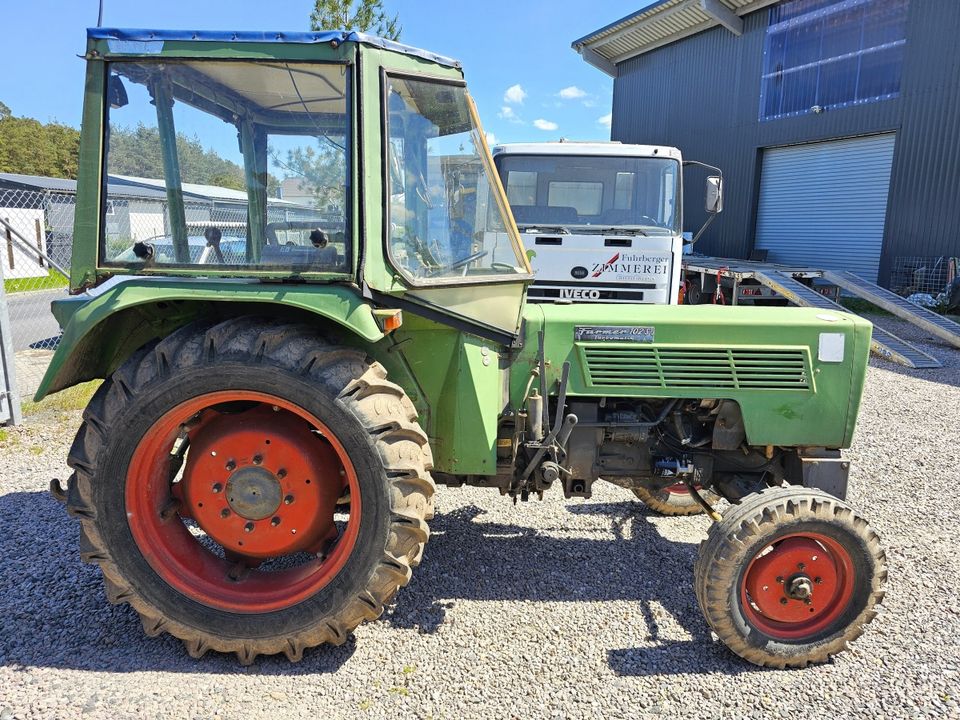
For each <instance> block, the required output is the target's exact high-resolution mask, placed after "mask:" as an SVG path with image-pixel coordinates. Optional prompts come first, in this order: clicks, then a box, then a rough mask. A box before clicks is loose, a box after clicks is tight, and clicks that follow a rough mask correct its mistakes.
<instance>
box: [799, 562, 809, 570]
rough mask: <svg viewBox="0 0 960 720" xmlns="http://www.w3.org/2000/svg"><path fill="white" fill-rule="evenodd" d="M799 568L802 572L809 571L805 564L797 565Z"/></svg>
mask: <svg viewBox="0 0 960 720" xmlns="http://www.w3.org/2000/svg"><path fill="white" fill-rule="evenodd" d="M797 567H798V568H799V569H800V570H806V569H807V566H806V564H805V563H797Z"/></svg>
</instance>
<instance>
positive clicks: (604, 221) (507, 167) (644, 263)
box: [493, 141, 684, 305]
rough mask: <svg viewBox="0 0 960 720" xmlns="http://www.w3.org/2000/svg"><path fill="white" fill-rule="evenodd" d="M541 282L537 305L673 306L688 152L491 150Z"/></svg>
mask: <svg viewBox="0 0 960 720" xmlns="http://www.w3.org/2000/svg"><path fill="white" fill-rule="evenodd" d="M493 157H494V162H495V164H496V168H497V172H498V173H499V175H500V179H501V183H502V184H503V186H504V188H505V189H506V193H507V199H508V201H509V203H510V206H511V209H512V210H513V216H514V219H515V220H516V223H517V227H518V229H519V230H520V236H521V238H522V241H523V244H524V246H525V249H526V252H527V257H528V259H529V261H530V264H531V266H532V267H533V269H534V271H535V272H536V280H535V282H534V283H533V285H532V286H531V287H530V288H529V291H528V299H529V300H530V301H531V302H557V301H573V302H605V303H606V302H613V303H646V304H656V305H675V304H677V302H678V290H679V287H680V272H681V267H680V266H681V262H680V261H681V254H682V252H683V243H684V240H683V236H682V218H683V212H682V198H683V193H682V172H681V168H682V165H683V161H682V157H681V154H680V151H679V150H678V149H676V148H672V147H665V146H655V145H631V144H622V143H619V142H589V143H588V142H567V141H561V142H550V143H522V144H505V145H499V146H497V147H494V148H493Z"/></svg>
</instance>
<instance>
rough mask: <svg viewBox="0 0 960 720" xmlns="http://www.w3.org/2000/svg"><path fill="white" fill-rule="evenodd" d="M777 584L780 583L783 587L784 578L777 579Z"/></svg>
mask: <svg viewBox="0 0 960 720" xmlns="http://www.w3.org/2000/svg"><path fill="white" fill-rule="evenodd" d="M777 582H778V583H780V584H781V585H783V577H778V578H777Z"/></svg>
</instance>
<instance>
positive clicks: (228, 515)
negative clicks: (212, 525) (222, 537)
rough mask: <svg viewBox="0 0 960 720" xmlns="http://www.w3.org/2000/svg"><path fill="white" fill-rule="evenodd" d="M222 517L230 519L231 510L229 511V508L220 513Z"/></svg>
mask: <svg viewBox="0 0 960 720" xmlns="http://www.w3.org/2000/svg"><path fill="white" fill-rule="evenodd" d="M220 517H222V518H228V517H230V509H229V508H224V509H223V510H221V511H220Z"/></svg>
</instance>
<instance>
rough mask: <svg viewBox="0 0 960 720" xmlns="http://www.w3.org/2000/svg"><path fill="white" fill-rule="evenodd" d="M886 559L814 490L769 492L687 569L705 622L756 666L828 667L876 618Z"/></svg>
mask: <svg viewBox="0 0 960 720" xmlns="http://www.w3.org/2000/svg"><path fill="white" fill-rule="evenodd" d="M886 578H887V567H886V555H885V554H884V552H883V550H882V549H881V547H880V540H879V538H878V537H877V535H876V533H875V532H873V530H871V529H870V526H869V525H868V524H867V522H866V520H864V519H863V518H861V517H860V516H858V515H857V514H856V513H855V512H854V511H853V510H852V509H851V508H850V507H849V506H848V505H847V504H846V503H844V502H843V501H841V500H838V499H837V498H835V497H833V496H832V495H828V494H827V493H825V492H823V491H821V490H813V489H807V488H796V487H784V488H770V489H767V490H764V491H762V492H759V493H754V494H753V495H748V496H747V497H745V498H743V500H742V501H741V502H740V504H739V505H734V506H732V507H731V509H730V510H729V511H728V512H727V514H726V515H725V516H724V518H723V520H722V521H721V522H719V523H716V524H714V525H713V526H711V528H710V530H709V533H708V535H707V539H706V540H704V541H703V543H701V545H700V551H699V554H698V557H697V561H696V565H695V567H694V589H695V591H696V596H697V601H698V602H699V604H700V608H701V610H703V614H704V617H705V618H706V620H707V624H708V625H709V626H710V628H711V629H712V630H713V631H714V632H715V633H716V634H717V636H718V637H719V638H720V640H722V641H723V642H724V643H725V644H726V645H727V647H729V648H730V649H731V650H732V651H733V652H735V653H736V654H737V655H739V656H740V657H742V658H744V659H746V660H749V661H750V662H752V663H754V664H756V665H762V666H767V667H776V668H785V667H806V666H807V665H809V664H812V663H822V662H826V661H827V660H828V659H829V658H830V657H831V656H832V655H835V654H837V653H839V652H841V651H843V650H845V649H847V647H848V644H849V643H850V641H852V640H854V639H856V638H857V637H859V636H860V635H861V634H862V633H863V629H864V627H865V626H866V624H867V623H869V622H870V621H871V620H872V619H873V618H874V616H875V615H876V613H877V610H876V606H877V605H878V604H879V603H880V601H881V600H882V599H883V595H884V590H883V587H884V584H885V582H886Z"/></svg>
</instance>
